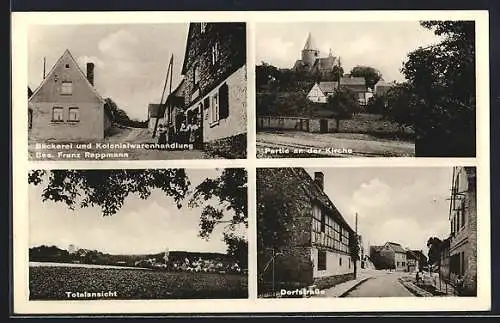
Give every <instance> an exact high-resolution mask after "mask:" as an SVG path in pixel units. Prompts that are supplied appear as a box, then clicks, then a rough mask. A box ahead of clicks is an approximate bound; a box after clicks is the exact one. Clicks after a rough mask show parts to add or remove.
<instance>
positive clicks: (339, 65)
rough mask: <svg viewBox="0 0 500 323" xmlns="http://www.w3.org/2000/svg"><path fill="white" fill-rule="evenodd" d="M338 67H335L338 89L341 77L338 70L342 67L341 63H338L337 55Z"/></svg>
mask: <svg viewBox="0 0 500 323" xmlns="http://www.w3.org/2000/svg"><path fill="white" fill-rule="evenodd" d="M338 62H339V63H338V69H337V76H338V77H337V88H338V89H340V78H341V77H342V75H341V74H342V73H341V72H340V69H341V68H342V67H341V64H340V56H339V60H338Z"/></svg>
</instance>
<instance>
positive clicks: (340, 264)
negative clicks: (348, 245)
mask: <svg viewBox="0 0 500 323" xmlns="http://www.w3.org/2000/svg"><path fill="white" fill-rule="evenodd" d="M339 266H340V267H342V257H339Z"/></svg>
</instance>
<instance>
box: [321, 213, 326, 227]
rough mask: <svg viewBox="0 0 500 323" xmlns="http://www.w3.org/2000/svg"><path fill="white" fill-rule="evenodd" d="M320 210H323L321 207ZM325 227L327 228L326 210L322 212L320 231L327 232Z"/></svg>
mask: <svg viewBox="0 0 500 323" xmlns="http://www.w3.org/2000/svg"><path fill="white" fill-rule="evenodd" d="M320 211H321V209H320ZM325 228H326V214H325V212H321V229H320V231H321V232H325Z"/></svg>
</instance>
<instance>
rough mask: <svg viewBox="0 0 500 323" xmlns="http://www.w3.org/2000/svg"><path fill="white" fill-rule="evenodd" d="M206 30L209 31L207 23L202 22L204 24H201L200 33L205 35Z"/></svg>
mask: <svg viewBox="0 0 500 323" xmlns="http://www.w3.org/2000/svg"><path fill="white" fill-rule="evenodd" d="M206 29H207V23H206V22H202V23H200V32H201V33H202V34H204V33H205V31H206Z"/></svg>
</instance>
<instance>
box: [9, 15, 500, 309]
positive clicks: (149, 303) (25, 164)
mask: <svg viewBox="0 0 500 323" xmlns="http://www.w3.org/2000/svg"><path fill="white" fill-rule="evenodd" d="M402 20H412V21H415V20H475V22H476V58H477V59H476V73H477V74H476V93H477V110H476V111H477V119H476V120H477V123H476V129H477V137H476V142H477V155H476V156H477V157H476V158H372V157H369V158H348V159H341V158H332V159H330V158H328V159H324V158H311V159H303V158H299V159H296V158H291V159H257V158H256V157H255V153H256V144H255V137H256V136H255V129H256V127H255V126H256V123H255V86H254V84H255V68H254V66H255V59H254V58H255V46H254V44H255V29H254V24H255V23H259V22H290V21H296V22H313V21H314V22H319V21H339V22H340V21H384V22H387V21H402ZM194 21H228V22H230V21H233V22H238V21H244V22H246V23H247V82H248V88H247V96H248V104H247V120H248V132H247V134H248V136H247V138H248V139H247V140H248V148H247V155H248V159H246V160H220V159H217V160H182V161H179V160H166V161H155V160H144V161H104V162H92V161H70V162H68V161H64V162H63V161H54V162H48V161H44V162H41V161H39V162H37V161H28V140H27V130H28V129H27V113H26V110H27V109H26V107H27V96H26V86H27V84H28V81H27V76H28V73H27V35H28V27H29V25H37V24H51V25H60V24H61V25H62V24H117V23H121V24H134V23H137V24H139V23H175V22H184V23H186V22H194ZM12 82H13V83H12V84H13V88H12V118H13V122H12V129H13V134H12V135H13V136H12V138H13V142H12V147H13V152H12V158H13V240H14V244H13V273H14V281H13V287H14V291H13V292H14V299H13V305H14V313H15V314H76V313H78V314H143V313H248V312H261V313H273V312H290V313H291V312H356V313H360V312H367V311H370V312H387V311H390V312H405V311H472V310H488V309H490V306H491V272H490V268H491V259H490V179H489V172H490V165H489V160H490V156H489V142H490V134H489V17H488V12H487V11H486V10H481V11H287V12H254V11H246V12H245V11H233V12H230V11H227V12H92V13H90V12H38V13H34V12H26V13H20V12H14V13H12ZM180 164H182V167H186V168H215V167H219V168H221V167H245V168H247V169H248V179H249V185H248V187H249V208H248V210H249V233H248V238H249V257H250V259H249V260H250V261H249V279H248V282H249V286H248V289H249V299H248V300H245V299H243V300H242V299H237V300H236V299H235V300H99V301H29V300H28V232H29V228H28V222H29V221H28V198H27V191H28V181H27V171H28V169H34V168H36V169H40V168H44V169H46V168H56V169H57V168H79V169H82V168H95V169H103V168H168V167H179V165H180ZM286 166H294V167H332V166H339V167H363V166H370V167H384V166H390V167H397V166H401V167H426V166H447V167H451V166H476V167H477V214H478V223H477V225H478V227H477V228H478V248H477V261H478V265H479V266H478V273H477V274H478V282H477V283H478V285H477V286H478V288H477V297H439V298H419V297H414V298H413V297H410V298H398V297H395V298H357V299H348V298H336V299H332V298H317V299H312V298H309V299H277V300H276V299H257V298H256V291H257V286H256V284H257V279H256V271H257V266H256V262H257V261H256V229H255V226H256V221H255V205H256V204H255V203H256V201H255V198H256V197H255V176H256V175H255V168H256V167H286ZM124 311H126V313H124Z"/></svg>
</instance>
